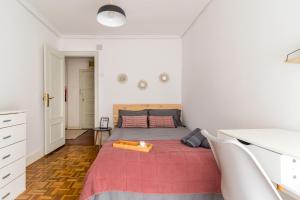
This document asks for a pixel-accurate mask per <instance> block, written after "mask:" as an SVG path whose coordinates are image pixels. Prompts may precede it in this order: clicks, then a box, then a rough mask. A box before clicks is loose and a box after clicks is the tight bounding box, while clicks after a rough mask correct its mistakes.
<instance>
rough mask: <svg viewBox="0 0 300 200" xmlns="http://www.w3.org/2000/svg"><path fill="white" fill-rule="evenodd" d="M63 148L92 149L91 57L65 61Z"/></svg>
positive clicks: (92, 79)
mask: <svg viewBox="0 0 300 200" xmlns="http://www.w3.org/2000/svg"><path fill="white" fill-rule="evenodd" d="M65 61H66V73H65V74H66V78H65V80H66V82H65V85H66V98H65V109H66V110H65V122H66V123H65V128H66V144H76V145H78V144H81V145H92V144H93V142H94V135H93V131H92V129H93V128H94V127H95V125H94V123H95V81H94V77H95V69H94V63H95V60H94V57H66V58H65Z"/></svg>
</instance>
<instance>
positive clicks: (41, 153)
mask: <svg viewBox="0 0 300 200" xmlns="http://www.w3.org/2000/svg"><path fill="white" fill-rule="evenodd" d="M43 156H44V151H42V150H39V151H36V152H34V153H31V154H30V155H27V157H26V166H28V165H30V164H32V163H34V162H35V161H37V160H38V159H40V158H42V157H43Z"/></svg>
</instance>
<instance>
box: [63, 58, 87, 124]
mask: <svg viewBox="0 0 300 200" xmlns="http://www.w3.org/2000/svg"><path fill="white" fill-rule="evenodd" d="M90 60H91V59H90V58H67V59H66V67H67V88H68V101H67V105H68V106H67V107H68V112H67V113H68V117H67V119H68V121H67V125H68V128H71V129H80V109H79V105H80V102H79V88H80V86H79V73H80V70H81V69H89V61H90Z"/></svg>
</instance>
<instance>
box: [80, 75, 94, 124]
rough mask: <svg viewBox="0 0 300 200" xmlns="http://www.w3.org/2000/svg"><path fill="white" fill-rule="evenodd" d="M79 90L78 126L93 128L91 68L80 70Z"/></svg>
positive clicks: (92, 80)
mask: <svg viewBox="0 0 300 200" xmlns="http://www.w3.org/2000/svg"><path fill="white" fill-rule="evenodd" d="M79 90H80V95H79V101H80V126H81V128H94V119H95V109H94V108H95V90H94V71H93V70H80V75H79Z"/></svg>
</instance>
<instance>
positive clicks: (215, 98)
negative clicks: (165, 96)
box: [183, 0, 300, 132]
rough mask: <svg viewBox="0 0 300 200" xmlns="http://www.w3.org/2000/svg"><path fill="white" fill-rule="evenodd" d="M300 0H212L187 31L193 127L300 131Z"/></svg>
mask: <svg viewBox="0 0 300 200" xmlns="http://www.w3.org/2000/svg"><path fill="white" fill-rule="evenodd" d="M299 10H300V1H298V0H284V1H282V0H251V1H249V0H213V1H212V3H211V5H210V6H209V7H208V8H207V10H206V11H205V12H204V13H203V15H202V16H201V17H200V18H199V19H198V20H197V22H196V23H195V24H194V25H193V26H192V28H191V29H190V30H189V31H188V32H187V34H186V35H185V36H184V38H183V63H184V64H183V105H184V111H185V114H184V118H185V121H186V122H187V124H188V125H189V126H190V127H191V128H195V127H200V128H206V129H208V130H210V131H213V132H215V131H216V130H217V129H230V128H271V127H275V128H276V127H279V128H286V129H294V130H300V123H299V122H300V65H293V64H286V63H284V60H285V56H286V54H287V53H289V52H290V51H292V50H294V49H297V48H299V47H300V26H299V19H300V12H299Z"/></svg>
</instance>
